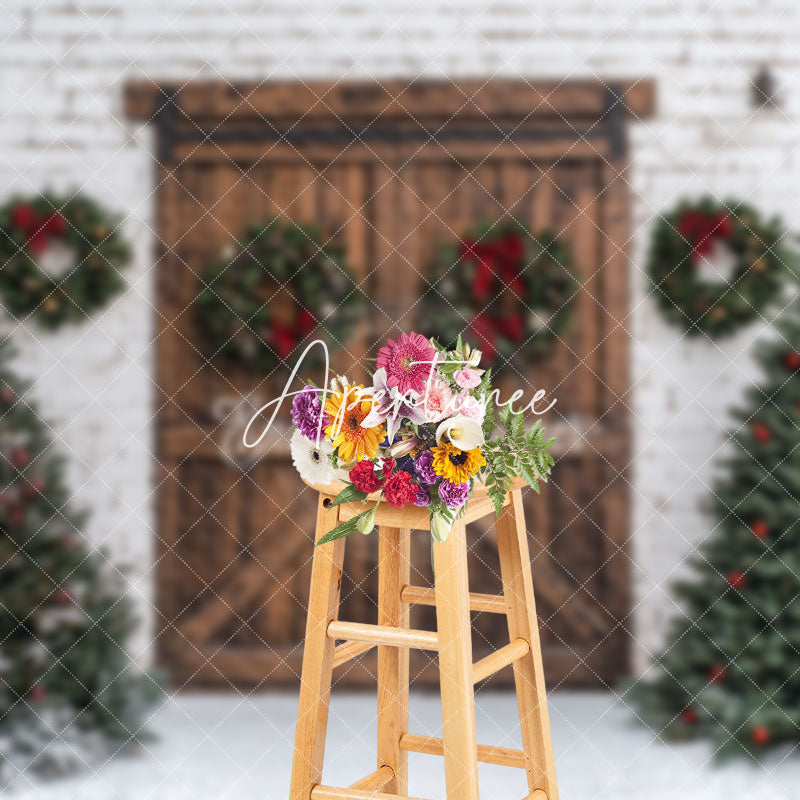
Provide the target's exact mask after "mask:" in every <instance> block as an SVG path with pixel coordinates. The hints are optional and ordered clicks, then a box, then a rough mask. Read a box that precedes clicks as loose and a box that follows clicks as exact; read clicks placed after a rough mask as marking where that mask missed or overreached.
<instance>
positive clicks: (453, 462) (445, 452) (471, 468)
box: [431, 444, 486, 483]
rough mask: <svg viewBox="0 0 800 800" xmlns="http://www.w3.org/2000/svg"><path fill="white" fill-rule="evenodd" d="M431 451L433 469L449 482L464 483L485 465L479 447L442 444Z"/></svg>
mask: <svg viewBox="0 0 800 800" xmlns="http://www.w3.org/2000/svg"><path fill="white" fill-rule="evenodd" d="M431 452H432V453H433V471H434V472H435V473H436V474H437V475H440V476H441V477H442V478H445V479H446V480H448V481H450V483H465V482H466V481H468V480H469V479H470V478H471V477H472V476H473V475H474V474H475V473H476V472H478V471H480V468H481V467H483V466H485V465H486V459H485V458H484V457H483V453H481V449H480V447H473V448H472V450H459V449H458V448H457V447H456V446H455V445H452V444H442V445H440V446H439V447H433V448H431Z"/></svg>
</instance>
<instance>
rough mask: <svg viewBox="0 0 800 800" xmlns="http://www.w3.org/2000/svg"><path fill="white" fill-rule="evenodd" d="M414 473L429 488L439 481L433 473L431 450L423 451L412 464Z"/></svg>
mask: <svg viewBox="0 0 800 800" xmlns="http://www.w3.org/2000/svg"><path fill="white" fill-rule="evenodd" d="M414 472H416V473H417V477H418V478H419V479H420V480H421V481H422V482H423V483H427V484H428V486H430V485H431V484H433V483H436V481H437V480H438V479H439V476H438V475H437V474H436V473H435V472H434V471H433V452H432V451H431V450H423V451H422V452H421V453H420V454H419V455H418V456H417V460H416V461H415V462H414Z"/></svg>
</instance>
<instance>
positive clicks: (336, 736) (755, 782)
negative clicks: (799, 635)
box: [12, 692, 800, 800]
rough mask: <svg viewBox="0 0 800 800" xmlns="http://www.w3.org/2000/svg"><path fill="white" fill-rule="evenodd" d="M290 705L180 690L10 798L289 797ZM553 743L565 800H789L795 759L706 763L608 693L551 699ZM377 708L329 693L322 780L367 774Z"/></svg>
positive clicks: (502, 716)
mask: <svg viewBox="0 0 800 800" xmlns="http://www.w3.org/2000/svg"><path fill="white" fill-rule="evenodd" d="M296 710H297V700H296V697H295V696H294V695H291V694H260V695H253V696H237V695H233V694H229V695H209V694H203V695H200V694H181V695H178V696H177V697H176V698H175V699H173V700H170V701H168V702H167V703H166V704H165V705H164V706H163V707H162V708H161V709H160V710H159V711H158V713H157V715H156V717H155V719H154V724H153V727H154V730H155V732H156V733H157V735H158V741H156V742H154V743H153V744H151V745H148V747H147V749H146V750H145V751H144V752H142V753H140V754H138V755H135V756H125V757H119V758H117V759H115V760H114V761H112V762H110V763H108V764H105V765H103V766H100V767H99V768H98V769H97V770H95V771H93V772H88V771H87V772H85V773H82V774H80V775H78V776H76V777H72V778H69V779H67V780H61V781H57V782H52V783H47V784H34V783H33V782H30V781H27V780H26V779H25V778H23V779H21V780H19V781H17V783H16V786H15V787H14V789H13V790H12V798H13V800H234V799H235V800H286V798H287V796H288V786H289V771H290V767H291V759H292V737H293V727H294V716H295V713H296ZM551 718H552V725H553V739H554V743H555V750H556V760H557V764H558V777H559V785H560V790H561V798H562V800H629V799H630V800H633V798H636V799H637V800H644V799H646V800H675V798H676V797H680V798H681V800H717V799H719V800H723V798H724V799H725V800H733V798H743V797H746V798H747V800H761V798H764V800H767V798H768V799H769V800H797V798H800V758H798V755H797V753H796V751H795V752H793V753H792V754H790V755H788V756H786V757H783V758H781V756H779V755H778V756H775V757H773V758H771V760H770V761H769V762H768V763H766V764H763V765H757V764H752V763H750V762H744V761H738V762H735V763H727V764H725V765H724V766H718V765H716V764H712V763H710V760H709V759H710V748H709V747H708V745H706V744H685V745H680V746H670V747H668V746H666V745H663V744H660V743H658V742H656V741H654V740H653V737H652V736H651V735H650V734H649V732H648V731H647V730H646V729H644V728H641V727H638V726H637V725H635V724H633V723H632V721H631V716H630V714H629V712H628V711H627V709H626V708H625V707H624V706H623V705H621V704H620V703H619V702H618V701H616V700H615V698H614V697H613V695H611V694H607V693H599V692H597V693H594V692H592V693H579V692H559V693H555V694H554V695H553V696H552V699H551ZM477 719H478V740H479V741H480V742H482V743H486V744H498V745H505V746H512V747H518V746H519V741H518V730H517V721H516V703H515V698H514V697H513V695H511V694H506V693H502V694H500V693H490V692H482V693H481V694H480V695H479V697H478V711H477ZM440 722H441V718H440V710H439V701H438V697H437V696H436V695H432V694H416V695H412V700H411V726H410V727H411V729H412V731H414V732H420V733H430V734H436V733H437V732H438V729H439V726H440ZM374 742H375V700H374V697H373V696H372V695H368V694H357V695H354V694H343V693H335V695H334V699H333V702H332V705H331V716H330V722H329V738H328V750H327V754H326V771H325V782H326V783H329V784H333V785H338V786H346V785H347V784H348V783H351V782H353V781H355V780H357V779H358V778H360V777H362V776H363V775H365V774H367V773H368V772H371V771H372V769H373V768H374ZM480 780H481V798H482V800H521V798H523V797H524V796H525V794H526V789H525V785H524V778H523V774H522V772H521V771H519V770H516V769H508V768H505V767H495V766H491V765H482V766H481V772H480ZM443 786H444V773H443V769H442V763H441V759H440V758H439V757H438V756H427V755H416V754H412V755H411V786H410V790H411V792H410V793H411V794H412V795H413V796H415V797H422V798H428V800H437V799H438V798H443V797H444V789H443Z"/></svg>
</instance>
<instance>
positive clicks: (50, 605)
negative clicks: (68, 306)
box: [0, 348, 158, 784]
mask: <svg viewBox="0 0 800 800" xmlns="http://www.w3.org/2000/svg"><path fill="white" fill-rule="evenodd" d="M8 360H9V353H8V352H7V348H0V784H2V783H6V784H7V783H8V782H13V781H14V778H15V776H18V775H19V774H21V773H22V772H23V771H27V770H29V769H32V770H35V771H38V772H39V773H50V774H53V773H55V772H63V771H67V770H69V769H72V768H73V767H75V766H78V765H80V764H81V763H87V764H88V763H90V762H91V760H93V759H96V758H97V757H100V756H106V755H108V754H109V753H110V752H115V751H116V750H118V749H121V748H122V747H124V746H126V745H127V744H129V743H131V742H135V741H138V740H141V739H142V738H143V724H144V722H145V719H146V716H147V711H148V709H149V708H150V706H151V705H152V703H153V701H154V700H155V697H156V695H157V694H158V689H157V685H156V683H155V681H154V680H153V678H152V676H150V675H147V674H143V673H142V672H141V671H138V670H137V669H136V667H135V666H134V665H133V664H132V662H131V658H130V655H129V654H128V653H127V652H126V650H125V645H124V643H125V640H126V637H127V636H128V634H129V633H130V632H131V630H132V629H133V627H134V625H135V620H134V616H133V614H132V609H131V607H130V605H129V603H128V601H127V599H126V598H125V597H124V595H123V593H122V590H123V587H122V585H121V583H122V581H121V580H120V576H119V572H118V571H117V570H116V569H115V568H113V567H112V566H111V565H110V563H109V562H108V560H107V559H106V558H105V557H104V556H103V554H102V553H100V552H98V551H96V550H92V548H91V547H89V545H88V544H87V543H86V541H85V540H84V538H83V537H82V535H81V532H80V529H81V524H82V517H81V515H79V514H76V513H75V512H74V511H72V510H70V508H69V506H70V494H69V491H68V490H67V488H66V485H65V483H64V480H63V476H62V473H63V462H62V460H61V459H60V458H59V456H58V455H57V454H56V453H55V452H54V447H53V443H52V441H51V440H50V437H49V436H48V435H47V431H46V424H45V423H44V422H43V420H42V419H41V418H40V417H39V415H38V414H37V411H36V408H35V407H34V406H33V405H31V404H30V403H28V402H25V401H23V400H22V399H21V394H22V392H23V390H24V387H23V386H21V385H20V384H19V382H18V381H17V380H16V379H15V378H14V376H13V374H12V373H11V371H10V370H9V367H8Z"/></svg>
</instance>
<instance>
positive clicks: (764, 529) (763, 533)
mask: <svg viewBox="0 0 800 800" xmlns="http://www.w3.org/2000/svg"><path fill="white" fill-rule="evenodd" d="M750 530H751V531H752V532H753V536H755V537H756V539H766V538H767V536H769V525H767V523H766V522H764V520H763V519H757V520H756V521H755V522H751V523H750Z"/></svg>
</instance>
